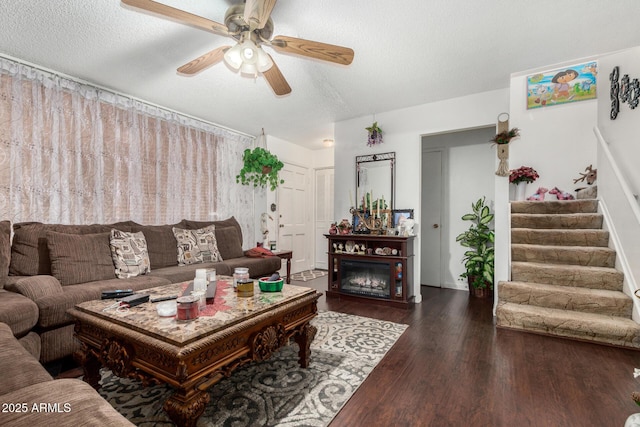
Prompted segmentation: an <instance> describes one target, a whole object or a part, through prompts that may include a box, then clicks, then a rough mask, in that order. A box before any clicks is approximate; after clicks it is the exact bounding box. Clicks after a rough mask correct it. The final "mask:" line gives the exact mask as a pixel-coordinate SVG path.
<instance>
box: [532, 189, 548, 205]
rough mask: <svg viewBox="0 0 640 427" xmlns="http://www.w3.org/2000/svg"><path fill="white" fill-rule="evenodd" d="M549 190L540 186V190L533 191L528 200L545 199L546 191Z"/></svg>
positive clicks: (539, 200)
mask: <svg viewBox="0 0 640 427" xmlns="http://www.w3.org/2000/svg"><path fill="white" fill-rule="evenodd" d="M548 191H549V190H547V189H546V188H544V187H540V188H538V191H536V192H535V193H533V194H532V195H531V196H529V197H527V200H531V201H538V202H541V201H543V200H544V193H546V192H548Z"/></svg>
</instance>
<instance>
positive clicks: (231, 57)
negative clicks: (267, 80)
mask: <svg viewBox="0 0 640 427" xmlns="http://www.w3.org/2000/svg"><path fill="white" fill-rule="evenodd" d="M224 62H226V63H227V64H228V65H229V66H230V67H231V68H233V69H234V70H236V71H238V70H239V69H240V67H241V66H242V62H243V61H242V48H241V47H240V45H239V44H237V45H235V46H233V47H232V48H231V49H229V50H227V51H226V52H225V54H224Z"/></svg>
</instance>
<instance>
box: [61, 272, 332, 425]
mask: <svg viewBox="0 0 640 427" xmlns="http://www.w3.org/2000/svg"><path fill="white" fill-rule="evenodd" d="M231 281H232V279H231V278H230V277H224V276H223V277H219V279H218V288H217V292H216V297H215V303H214V304H213V305H210V306H207V308H206V309H205V310H204V311H202V312H201V316H200V317H199V318H198V319H195V320H191V321H186V322H183V321H178V320H176V319H174V318H173V317H171V318H161V317H159V316H158V315H157V311H156V304H158V303H150V302H148V303H145V304H141V305H139V306H136V307H132V308H130V309H129V310H128V311H126V312H120V311H116V310H114V309H108V308H107V307H109V306H110V305H112V304H113V303H114V300H97V301H89V302H85V303H82V304H78V305H77V306H76V307H75V308H73V309H71V310H69V314H70V315H71V316H73V317H74V318H75V320H76V326H75V335H76V337H77V338H78V340H80V342H81V344H82V347H81V350H79V351H78V352H76V355H75V356H76V358H77V360H78V361H79V362H80V363H81V364H82V366H83V369H84V379H85V381H86V382H88V383H89V384H91V385H92V386H93V387H94V388H96V389H97V388H99V383H98V382H99V380H100V373H99V369H100V367H101V366H106V367H108V368H109V369H111V370H112V371H113V373H114V374H116V375H118V376H120V377H128V378H135V379H138V380H141V381H142V382H143V384H145V385H148V384H158V383H166V384H169V385H170V386H171V387H173V388H174V393H173V394H172V395H171V397H169V398H168V399H167V401H166V402H165V403H164V410H165V411H166V412H167V414H168V415H169V418H171V420H172V421H173V422H174V423H176V424H177V425H179V426H195V425H196V422H197V420H198V418H199V417H200V416H201V415H202V413H203V412H204V409H205V406H206V405H207V403H208V402H209V394H208V393H207V392H206V390H207V389H208V388H209V387H211V386H212V385H214V384H215V383H217V382H218V381H220V380H221V379H222V378H224V377H228V376H230V375H231V373H232V372H233V371H234V370H235V369H236V368H238V367H240V366H242V365H244V364H246V363H249V362H252V361H261V360H265V359H268V358H269V357H270V356H271V354H273V353H274V352H275V351H276V350H277V349H278V348H280V347H282V346H284V345H286V344H287V343H288V342H289V339H290V338H293V339H294V340H295V341H296V342H297V343H298V345H299V346H300V352H299V357H300V360H299V363H300V366H302V367H303V368H306V367H308V365H309V357H310V352H311V350H310V345H311V341H312V340H313V338H314V336H315V334H316V331H317V329H316V328H315V327H314V326H312V325H310V324H309V322H310V321H311V319H313V318H314V317H315V316H316V314H317V300H318V298H319V296H320V294H319V293H317V292H316V291H315V290H314V289H310V288H305V287H300V286H292V285H285V286H284V288H283V289H282V292H275V293H261V292H260V290H259V288H258V285H257V282H256V283H255V292H254V296H253V297H246V298H242V297H237V295H236V293H235V292H234V291H233V288H232V286H230V283H231ZM186 286H187V283H181V284H174V285H167V286H161V287H158V288H153V289H147V290H145V291H141V292H140V293H148V294H151V295H152V296H154V297H155V296H164V295H176V294H177V295H179V294H181V292H182V291H183V290H184V289H185V288H186ZM105 309H106V310H105Z"/></svg>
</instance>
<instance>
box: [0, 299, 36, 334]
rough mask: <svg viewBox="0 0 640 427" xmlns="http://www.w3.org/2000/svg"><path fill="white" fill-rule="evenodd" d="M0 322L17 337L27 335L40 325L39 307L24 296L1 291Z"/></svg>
mask: <svg viewBox="0 0 640 427" xmlns="http://www.w3.org/2000/svg"><path fill="white" fill-rule="evenodd" d="M0 322H2V323H6V324H7V325H9V327H10V328H11V331H12V332H13V335H15V336H17V337H21V336H23V335H26V334H27V333H28V332H29V331H30V330H31V328H33V327H34V326H35V325H36V323H38V306H37V305H36V303H35V302H33V301H31V300H30V299H29V298H27V297H26V296H24V295H20V294H17V293H15V292H9V291H6V290H3V289H0Z"/></svg>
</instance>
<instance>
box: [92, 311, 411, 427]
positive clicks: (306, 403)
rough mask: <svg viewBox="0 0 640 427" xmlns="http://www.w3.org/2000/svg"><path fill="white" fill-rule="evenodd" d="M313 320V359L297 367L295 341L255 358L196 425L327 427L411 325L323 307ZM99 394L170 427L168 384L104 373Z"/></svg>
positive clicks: (220, 389) (134, 418)
mask: <svg viewBox="0 0 640 427" xmlns="http://www.w3.org/2000/svg"><path fill="white" fill-rule="evenodd" d="M312 323H313V324H314V325H315V326H316V327H317V328H318V333H317V335H316V337H315V339H314V340H313V343H312V344H311V363H310V364H309V368H307V369H303V368H301V367H300V365H298V345H297V344H295V343H293V342H292V343H291V344H290V345H288V346H285V347H283V348H282V349H280V350H279V351H278V352H277V353H276V354H274V355H273V356H272V357H271V358H270V359H269V360H267V361H264V362H258V363H252V364H249V365H247V366H245V367H243V368H240V369H238V370H237V371H235V372H234V373H233V375H232V376H231V378H227V379H224V380H222V381H220V382H219V383H217V384H216V385H214V386H213V387H211V388H210V389H209V391H208V392H209V394H210V395H211V400H210V402H209V404H208V406H207V408H206V409H205V412H204V414H203V415H202V417H201V418H200V419H199V420H198V426H200V427H204V426H207V427H209V426H229V427H231V426H233V427H241V426H281V427H284V426H287V427H289V426H296V427H299V426H314V427H316V426H326V425H328V424H329V423H330V422H331V420H332V419H333V418H334V417H335V416H336V414H337V413H338V411H339V410H340V409H341V408H342V407H343V406H344V404H345V403H347V401H348V400H349V398H350V397H351V396H352V395H353V393H355V391H356V390H357V389H358V387H359V386H360V385H361V384H362V382H363V381H364V380H365V379H366V378H367V376H368V375H369V373H370V372H371V371H372V370H373V368H374V367H375V366H376V365H377V364H378V363H379V362H380V360H382V358H383V357H384V355H385V354H386V353H387V351H389V349H390V348H391V347H392V346H393V344H394V343H395V342H396V341H397V340H398V338H399V337H400V335H402V333H403V332H404V330H405V329H406V328H407V325H401V324H397V323H393V322H385V321H380V320H375V319H369V318H366V317H359V316H352V315H348V314H342V313H336V312H331V311H325V312H320V313H318V316H317V317H316V318H314V319H313V321H312ZM101 373H102V380H101V384H102V388H101V389H100V394H102V396H103V397H104V398H105V399H107V400H108V401H109V403H111V405H112V406H113V407H114V408H116V409H117V410H118V411H119V412H120V413H121V414H123V415H124V416H125V417H127V418H128V419H129V420H130V421H131V422H132V423H134V424H136V425H138V426H144V427H147V426H148V427H150V426H172V425H173V423H171V421H170V420H169V419H168V417H167V416H166V415H165V413H164V411H163V409H162V405H163V403H164V401H165V400H166V399H167V398H168V397H169V396H170V395H171V388H170V387H168V386H154V387H146V388H145V387H143V386H142V385H141V384H140V383H139V382H138V381H135V380H130V379H121V378H118V377H116V376H115V375H113V374H112V373H111V371H109V370H107V369H103V370H102V372H101Z"/></svg>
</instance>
